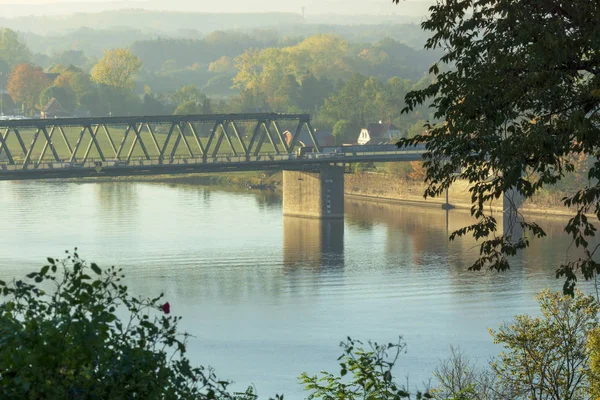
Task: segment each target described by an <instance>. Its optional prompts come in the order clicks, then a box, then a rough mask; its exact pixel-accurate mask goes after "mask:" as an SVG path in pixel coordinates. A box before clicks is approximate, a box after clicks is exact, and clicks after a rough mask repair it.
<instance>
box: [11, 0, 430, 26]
mask: <svg viewBox="0 0 600 400" xmlns="http://www.w3.org/2000/svg"><path fill="white" fill-rule="evenodd" d="M431 4H432V0H408V1H405V2H402V3H401V4H399V5H395V4H392V2H391V1H387V0H289V1H285V2H282V1H276V0H253V1H244V0H230V1H227V2H216V1H195V0H169V1H167V0H115V1H108V2H102V1H97V0H78V1H61V0H24V1H18V0H0V6H1V7H2V16H3V17H5V18H14V17H23V16H32V15H38V16H42V15H43V16H57V15H67V14H74V13H97V12H101V11H107V10H122V9H144V10H153V11H165V10H166V11H184V12H203V13H269V12H276V13H281V12H284V13H294V14H302V12H303V11H302V8H304V12H305V14H306V16H307V18H312V17H314V16H317V15H320V14H334V15H335V14H337V15H340V14H341V15H359V14H362V15H392V14H395V15H396V16H402V17H405V18H420V17H422V16H423V15H425V14H426V12H427V8H428V7H429V6H430V5H431ZM313 22H315V21H313ZM346 23H348V22H346ZM350 23H352V22H351V21H350Z"/></svg>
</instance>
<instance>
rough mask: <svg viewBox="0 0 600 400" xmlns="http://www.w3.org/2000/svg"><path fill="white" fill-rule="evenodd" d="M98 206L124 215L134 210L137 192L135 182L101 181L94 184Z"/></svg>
mask: <svg viewBox="0 0 600 400" xmlns="http://www.w3.org/2000/svg"><path fill="white" fill-rule="evenodd" d="M94 189H95V191H96V196H97V198H98V204H99V206H100V208H101V209H102V210H103V211H105V212H109V213H111V214H117V215H126V214H131V213H132V212H133V211H135V210H136V208H137V206H138V204H137V202H138V198H139V196H138V194H137V189H136V184H135V183H130V182H102V183H97V184H94Z"/></svg>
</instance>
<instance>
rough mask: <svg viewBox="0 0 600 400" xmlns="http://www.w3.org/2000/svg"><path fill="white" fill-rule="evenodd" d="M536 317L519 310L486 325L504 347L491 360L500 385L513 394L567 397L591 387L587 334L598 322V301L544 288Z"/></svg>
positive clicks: (559, 399)
mask: <svg viewBox="0 0 600 400" xmlns="http://www.w3.org/2000/svg"><path fill="white" fill-rule="evenodd" d="M538 301H539V303H540V310H541V312H542V315H541V316H540V317H532V316H529V315H518V316H516V317H515V319H514V321H512V322H511V323H504V324H503V325H501V326H500V328H499V329H498V330H497V331H496V330H490V333H491V335H492V336H493V338H494V342H495V343H497V344H502V345H503V346H504V351H503V352H502V353H500V355H499V356H498V358H497V359H496V360H495V361H494V362H493V363H492V369H493V370H494V372H495V373H496V375H497V377H498V380H499V382H500V384H501V385H503V386H505V387H509V388H511V390H512V392H513V393H514V394H515V396H513V398H529V399H534V400H538V399H552V400H569V399H573V400H576V399H583V398H587V397H586V396H585V394H587V393H589V390H590V381H589V377H590V373H591V370H590V351H589V350H588V337H589V336H590V334H591V333H593V332H595V330H596V329H597V328H598V312H599V311H600V309H599V308H598V303H597V302H596V300H595V299H594V298H593V297H591V296H584V295H583V294H581V293H580V292H578V291H576V293H575V297H574V298H570V297H565V296H563V295H561V294H560V293H552V292H550V291H549V290H547V289H546V290H544V291H542V292H541V293H540V294H539V295H538Z"/></svg>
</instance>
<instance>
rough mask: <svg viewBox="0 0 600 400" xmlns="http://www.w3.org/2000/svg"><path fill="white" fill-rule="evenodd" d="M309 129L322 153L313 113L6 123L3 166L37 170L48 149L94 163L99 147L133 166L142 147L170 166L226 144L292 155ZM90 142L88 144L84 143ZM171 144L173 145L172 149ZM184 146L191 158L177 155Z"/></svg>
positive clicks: (2, 126) (0, 139)
mask: <svg viewBox="0 0 600 400" xmlns="http://www.w3.org/2000/svg"><path fill="white" fill-rule="evenodd" d="M281 121H288V122H290V121H291V122H292V123H293V124H295V125H296V129H295V131H294V134H293V136H292V138H291V141H290V142H289V143H288V141H287V140H286V137H284V134H283V132H281V129H280V126H279V123H280V122H281ZM241 122H244V123H251V124H253V125H254V126H253V129H252V135H251V137H250V138H249V141H248V140H247V139H248V138H247V137H246V138H245V137H244V135H242V134H241V131H240V129H239V126H238V125H239V124H240V123H241ZM207 123H208V124H212V129H211V130H210V134H209V135H208V137H201V136H200V129H199V124H207ZM115 126H117V127H119V128H123V127H124V129H125V130H124V134H123V136H122V137H121V140H120V141H116V140H115V138H114V132H115V129H114V127H115ZM157 126H162V127H168V129H167V130H166V132H167V133H166V135H163V136H164V140H163V142H162V144H161V143H160V141H159V140H158V138H157V136H159V135H158V134H157V133H156V127H157ZM67 128H69V129H71V130H72V129H73V128H77V129H78V131H79V133H78V134H77V135H76V136H75V137H71V138H70V139H69V137H68V136H69V135H68V134H67V133H66V132H65V130H66V129H67ZM24 129H29V130H30V131H31V130H32V131H33V135H32V136H31V141H30V144H29V146H27V145H26V144H25V140H24V139H25V138H24V135H22V134H21V131H22V130H24ZM303 129H306V131H307V133H308V135H309V137H310V139H311V141H312V144H313V145H314V148H315V151H317V152H319V151H320V147H319V144H318V142H317V140H316V137H315V135H314V130H313V128H312V126H311V124H310V116H308V115H306V114H273V113H265V114H217V115H186V116H157V117H113V118H68V119H53V120H44V119H40V120H10V121H0V165H1V164H8V165H18V166H20V167H22V168H23V169H29V168H36V167H37V165H38V164H40V163H42V161H43V160H44V158H45V157H46V155H47V154H48V150H49V151H50V155H51V159H52V160H53V161H55V162H69V163H76V164H77V163H79V164H82V163H85V162H86V161H88V159H89V157H90V154H91V152H92V150H93V149H95V151H96V153H97V154H98V157H99V160H100V161H102V162H105V161H108V160H110V161H118V162H122V163H125V165H127V164H128V163H130V162H131V160H132V158H133V156H134V154H135V151H136V150H138V148H139V150H141V153H140V152H139V151H138V158H143V159H145V160H152V159H154V160H156V159H157V160H159V162H161V163H166V164H169V163H173V162H174V160H176V159H178V158H187V157H189V158H204V159H206V158H207V157H215V156H216V155H217V154H219V151H220V150H221V147H222V146H223V145H224V143H223V142H225V143H226V144H225V146H227V147H228V148H229V150H230V151H231V153H230V154H232V155H234V156H245V157H250V156H258V155H260V154H261V150H262V149H263V146H264V144H265V143H266V142H268V143H269V144H270V145H271V147H272V149H273V150H272V151H270V152H269V153H275V154H277V155H282V154H291V153H292V152H293V151H294V149H295V147H296V146H297V145H298V144H299V143H300V140H299V138H300V134H301V133H302V130H303ZM111 130H112V133H111ZM11 135H12V136H14V137H15V140H13V142H14V143H13V145H12V147H11V146H10V144H9V142H8V140H9V139H10V137H11ZM57 135H60V138H59V141H61V140H62V142H63V143H64V146H63V148H62V151H58V150H57V146H56V145H57V144H58V142H57V141H56V140H55V138H56V136H57ZM72 136H73V135H72ZM101 136H104V137H105V141H104V142H103V144H102V143H101V142H100V141H99V138H100V137H101ZM130 137H131V138H132V140H130ZM204 139H205V140H204ZM86 141H87V144H84V142H86ZM203 141H204V143H203ZM73 142H74V144H73ZM117 142H118V143H117ZM129 142H130V143H129ZM171 143H172V147H170V148H169V145H170V144H171ZM117 144H118V145H117ZM36 146H38V147H39V146H41V150H40V151H39V153H36ZM180 147H181V148H182V149H183V151H184V152H185V154H186V156H184V157H182V156H178V155H177V153H178V150H179V149H180ZM84 149H85V150H84ZM169 150H170V151H169ZM60 153H62V154H60ZM151 153H154V155H152V154H151Z"/></svg>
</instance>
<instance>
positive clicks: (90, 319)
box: [0, 253, 255, 400]
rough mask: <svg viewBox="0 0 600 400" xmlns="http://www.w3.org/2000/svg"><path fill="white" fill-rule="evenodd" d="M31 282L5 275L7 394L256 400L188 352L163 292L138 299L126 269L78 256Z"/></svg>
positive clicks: (0, 350)
mask: <svg viewBox="0 0 600 400" xmlns="http://www.w3.org/2000/svg"><path fill="white" fill-rule="evenodd" d="M27 278H28V279H26V280H17V281H14V282H12V283H6V282H3V281H0V292H1V294H2V296H3V297H4V301H3V302H2V303H0V397H2V398H3V399H19V400H21V399H36V400H37V399H45V398H47V399H67V398H68V399H129V398H141V399H211V398H222V399H232V398H237V399H251V398H255V397H254V396H253V394H252V390H251V389H249V390H248V392H247V393H246V394H239V395H235V394H230V393H228V392H227V386H228V384H229V383H228V382H226V381H221V380H219V379H217V377H216V376H215V374H214V372H213V371H212V370H211V369H210V368H204V367H193V366H192V365H191V364H190V362H189V360H188V359H187V358H186V357H185V353H186V341H187V339H188V335H187V334H179V333H178V332H177V325H178V323H179V320H180V318H181V317H174V316H171V315H169V314H170V305H169V303H168V302H164V303H163V301H162V295H161V296H159V297H156V298H154V299H144V300H142V299H138V298H136V297H132V296H131V295H129V294H128V293H127V287H126V286H124V285H123V284H122V283H121V279H122V278H123V275H122V274H121V269H116V268H115V267H111V268H108V269H106V270H104V271H103V270H101V269H100V267H98V266H97V265H96V264H93V263H92V264H90V265H87V264H86V263H85V262H84V261H83V260H82V259H80V258H79V256H78V255H77V253H74V254H73V255H72V256H71V255H69V256H68V257H67V258H66V259H65V260H63V261H60V262H59V261H56V260H54V259H52V258H48V265H45V266H44V267H43V268H42V269H41V270H40V271H39V272H34V273H31V274H29V275H27Z"/></svg>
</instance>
